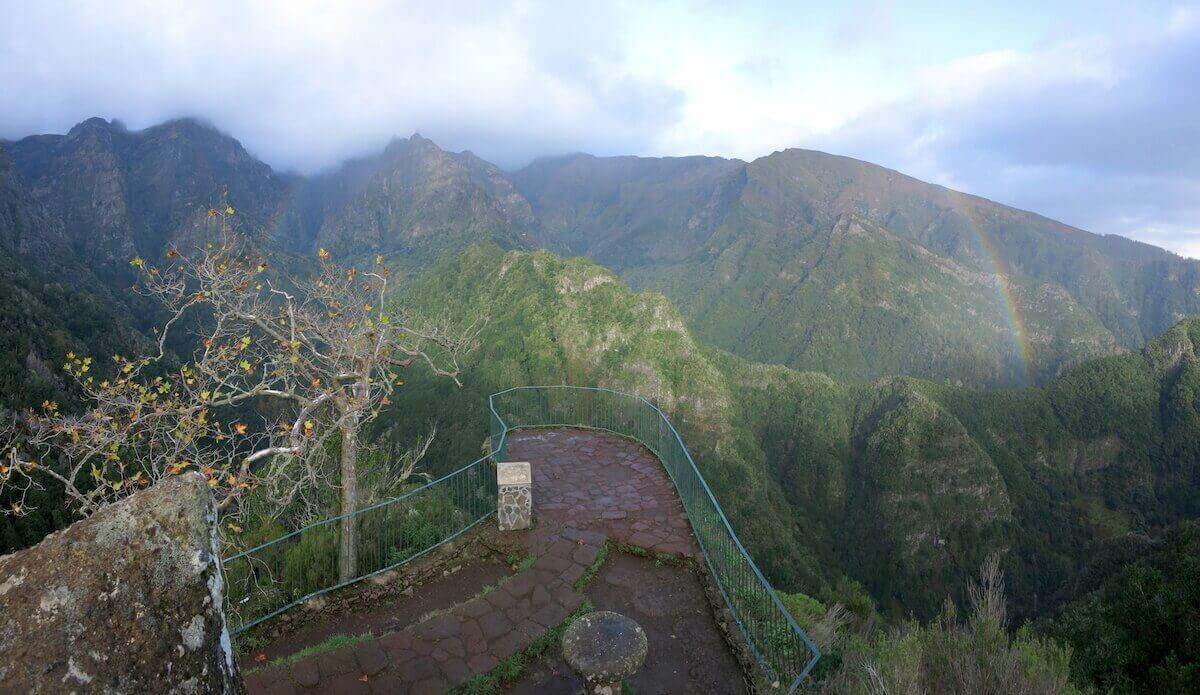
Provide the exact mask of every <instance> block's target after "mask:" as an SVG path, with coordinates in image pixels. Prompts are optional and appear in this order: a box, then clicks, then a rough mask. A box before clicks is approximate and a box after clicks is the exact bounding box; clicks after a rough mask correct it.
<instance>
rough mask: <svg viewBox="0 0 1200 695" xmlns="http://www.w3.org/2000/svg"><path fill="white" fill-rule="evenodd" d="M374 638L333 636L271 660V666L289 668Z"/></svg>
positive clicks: (370, 636) (364, 634)
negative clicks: (319, 655) (310, 658)
mask: <svg viewBox="0 0 1200 695" xmlns="http://www.w3.org/2000/svg"><path fill="white" fill-rule="evenodd" d="M374 638H375V636H374V635H372V634H371V633H370V632H364V633H362V634H361V635H333V636H332V637H330V638H328V639H326V640H325V641H324V642H321V643H319V644H314V645H312V646H311V647H305V648H304V649H301V650H300V651H298V652H296V653H295V654H289V655H287V656H281V657H278V658H276V659H272V660H271V666H289V665H291V664H294V663H296V662H297V661H300V660H301V659H307V658H308V657H310V656H315V655H317V654H324V653H325V652H331V651H333V650H335V649H341V648H343V647H349V646H351V645H355V644H358V643H359V642H366V641H367V640H369V639H374ZM251 670H254V669H251Z"/></svg>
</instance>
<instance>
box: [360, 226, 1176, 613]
mask: <svg viewBox="0 0 1200 695" xmlns="http://www.w3.org/2000/svg"><path fill="white" fill-rule="evenodd" d="M398 301H403V302H405V303H406V304H407V305H409V306H412V307H414V308H418V309H421V310H426V311H434V312H448V313H449V314H450V315H453V316H462V317H468V316H469V317H481V316H486V317H488V323H487V325H486V327H485V328H484V330H483V332H482V333H481V335H480V340H481V345H482V347H481V349H480V352H479V353H478V354H477V355H476V356H475V357H474V358H473V363H472V366H471V369H470V371H469V376H468V378H467V381H466V385H465V388H464V389H463V390H462V391H454V392H453V393H451V394H449V395H447V393H446V392H447V389H446V386H445V384H444V383H439V382H436V381H426V380H424V379H421V378H418V379H415V380H413V381H410V383H409V384H408V385H407V386H406V389H405V393H404V395H403V397H402V398H400V399H398V401H397V403H396V405H395V406H394V410H393V412H392V413H391V415H390V416H389V417H388V418H387V419H386V420H385V422H384V423H382V424H381V428H382V429H385V430H386V429H388V428H389V427H390V428H392V429H391V430H390V433H391V436H393V437H396V439H397V441H404V440H406V439H409V438H411V436H412V435H413V434H415V433H416V432H418V431H420V429H421V428H423V427H424V425H425V423H424V422H422V420H423V419H424V418H429V419H432V420H433V421H434V422H437V423H438V424H439V426H440V434H439V438H440V439H441V442H440V443H439V445H438V448H437V450H436V452H435V454H434V459H433V460H436V461H438V462H439V463H440V465H444V466H450V465H453V464H454V463H455V462H460V461H464V460H469V459H470V458H473V457H474V456H476V455H478V451H479V445H480V443H481V442H482V441H483V438H484V436H485V434H486V420H485V419H484V417H483V415H484V413H483V412H482V408H481V407H480V404H481V403H482V402H483V399H484V398H485V397H486V395H487V394H488V393H490V392H492V391H495V390H499V389H502V388H507V387H509V386H513V385H521V384H556V383H569V384H579V385H601V386H609V387H612V388H616V389H620V390H626V391H632V392H636V393H641V394H643V395H646V396H648V397H650V398H653V399H655V400H656V401H657V402H658V403H660V404H661V405H663V407H664V409H665V410H666V411H667V412H668V413H669V414H670V415H671V417H672V418H673V419H674V420H675V421H676V422H677V423H678V424H679V425H680V428H681V430H682V433H683V435H684V437H685V440H686V441H687V442H688V444H689V446H690V447H691V448H692V449H693V451H694V453H695V454H697V456H696V458H697V462H698V464H699V465H700V466H701V468H702V471H703V472H704V474H705V476H706V477H708V478H709V480H710V482H711V483H712V486H713V489H714V491H715V492H716V494H717V496H718V498H719V499H720V501H721V503H722V505H723V506H725V508H726V510H727V511H728V512H729V513H730V516H731V519H732V520H733V522H734V524H735V526H736V527H737V528H738V529H739V530H740V531H741V533H742V534H743V535H744V536H745V540H746V541H747V544H748V546H749V547H750V548H751V549H752V552H754V554H755V555H756V557H757V558H758V559H759V560H760V561H761V562H762V564H763V565H764V567H765V568H766V570H767V571H768V573H769V574H770V575H771V576H772V578H773V579H774V580H775V581H777V582H778V583H779V584H780V585H781V586H782V587H784V588H786V589H790V590H802V591H806V592H809V593H820V592H821V591H832V588H833V587H835V586H836V585H837V584H838V583H839V581H840V580H841V579H842V578H844V577H849V578H852V579H854V580H856V581H858V582H861V583H862V584H863V585H864V586H865V587H866V588H867V589H868V590H869V591H870V593H871V594H872V595H873V596H874V597H875V598H876V600H877V601H879V603H880V605H881V607H882V608H884V609H886V610H887V611H891V612H895V613H899V614H905V613H910V612H911V613H913V614H916V615H919V616H931V615H933V614H935V613H936V612H937V610H938V609H939V608H940V605H941V603H942V601H943V600H944V597H946V596H947V595H949V596H953V597H956V598H959V599H963V598H965V595H964V593H963V592H964V591H965V587H966V586H967V584H968V581H969V579H970V578H971V577H972V576H974V574H975V573H976V572H977V571H978V567H979V564H980V562H981V561H982V560H983V558H984V557H986V555H987V554H989V553H990V552H993V551H1000V552H1002V553H1004V555H1005V560H1004V561H1005V566H1006V569H1007V572H1008V575H1009V582H1010V586H1012V589H1013V591H1012V594H1013V600H1014V601H1013V602H1014V610H1015V611H1016V613H1017V614H1018V615H1029V614H1032V613H1040V612H1043V611H1044V610H1045V609H1047V608H1050V607H1051V606H1053V605H1055V604H1057V603H1058V602H1061V601H1062V600H1066V599H1068V598H1070V596H1072V595H1073V594H1074V592H1075V591H1076V588H1075V587H1074V585H1073V582H1074V580H1075V579H1076V578H1077V577H1079V576H1080V575H1081V573H1085V572H1086V571H1087V569H1088V566H1089V562H1091V561H1092V560H1094V558H1096V557H1098V556H1099V555H1100V554H1103V553H1104V552H1106V548H1108V547H1109V546H1111V545H1113V544H1119V543H1121V542H1122V540H1123V539H1125V538H1127V537H1128V535H1129V534H1130V533H1140V532H1146V531H1148V530H1150V529H1153V528H1156V527H1159V526H1161V525H1164V524H1169V523H1172V522H1174V521H1176V520H1178V519H1181V518H1188V517H1195V516H1196V515H1198V514H1200V508H1197V505H1196V503H1195V501H1194V500H1195V498H1196V494H1195V493H1196V491H1197V490H1198V489H1200V474H1198V470H1200V468H1198V466H1197V457H1196V456H1195V455H1194V454H1191V453H1189V452H1188V451H1184V450H1182V449H1181V447H1184V446H1186V445H1187V443H1188V442H1190V441H1193V438H1192V437H1191V432H1192V431H1193V430H1194V429H1195V428H1196V427H1200V411H1197V409H1196V406H1195V402H1194V399H1193V398H1192V396H1191V394H1192V393H1193V391H1192V389H1193V386H1192V384H1193V379H1194V377H1192V376H1191V373H1192V371H1193V370H1197V367H1198V363H1197V362H1196V357H1195V355H1196V348H1195V346H1196V345H1197V344H1198V343H1197V342H1196V341H1197V339H1200V322H1187V323H1181V324H1179V325H1178V326H1176V327H1175V328H1173V329H1172V330H1171V331H1170V332H1168V333H1167V334H1166V335H1164V336H1163V337H1162V338H1160V339H1158V340H1157V341H1155V342H1154V343H1152V344H1151V345H1150V346H1148V347H1147V348H1146V349H1145V350H1144V351H1142V352H1139V353H1130V354H1126V355H1119V356H1113V357H1107V358H1102V359H1099V360H1094V361H1089V362H1087V363H1085V364H1083V365H1080V366H1078V367H1076V368H1074V369H1072V370H1070V371H1068V372H1067V373H1066V374H1064V375H1063V376H1061V377H1059V378H1057V379H1055V380H1053V381H1052V382H1051V383H1050V384H1049V385H1048V386H1047V387H1046V388H1045V389H1023V390H1011V391H1000V392H993V393H985V392H978V391H973V390H968V389H962V388H956V387H950V386H946V385H939V384H936V383H933V382H927V381H921V380H916V379H911V378H886V379H881V380H877V381H875V382H873V383H870V384H847V383H842V382H838V381H835V380H833V379H831V378H830V377H828V376H825V375H823V374H818V373H813V372H798V371H795V370H791V369H788V368H786V367H781V366H772V365H763V364H755V363H751V362H747V361H745V360H744V359H742V358H739V357H736V356H734V355H731V354H729V353H725V352H722V351H719V350H714V349H712V348H707V347H704V346H703V345H702V344H701V343H698V342H697V341H696V339H695V338H694V337H693V336H692V335H691V333H690V331H689V330H688V329H687V328H686V326H685V324H684V322H683V321H682V318H681V317H680V314H679V313H678V312H677V311H676V310H675V308H674V307H673V306H672V305H671V304H670V303H669V302H668V301H667V300H666V299H665V298H664V297H662V296H661V295H658V294H656V293H634V292H632V291H630V290H628V289H627V288H626V287H625V286H624V285H623V283H621V282H620V281H619V280H617V279H616V278H615V277H614V276H613V275H612V274H611V273H609V272H607V271H605V270H603V269H602V268H599V267H597V266H595V265H592V264H590V263H587V262H585V261H583V260H580V259H572V260H562V259H559V258H557V257H555V256H552V255H550V254H547V253H544V252H539V253H524V252H508V253H504V252H501V251H500V250H498V249H495V248H494V247H475V248H472V249H471V250H469V251H468V252H467V253H465V254H464V255H462V256H460V257H458V258H455V259H452V260H448V261H446V262H444V263H443V264H441V265H440V266H438V267H437V268H436V271H435V272H433V273H431V274H430V275H429V276H428V277H427V278H426V279H425V280H423V281H421V282H418V283H417V285H416V286H414V287H413V288H411V290H410V291H409V292H408V293H406V294H404V295H403V297H402V298H401V299H399V300H398ZM414 413H421V414H422V417H421V418H415V417H413V416H412V414H414ZM404 423H407V424H404Z"/></svg>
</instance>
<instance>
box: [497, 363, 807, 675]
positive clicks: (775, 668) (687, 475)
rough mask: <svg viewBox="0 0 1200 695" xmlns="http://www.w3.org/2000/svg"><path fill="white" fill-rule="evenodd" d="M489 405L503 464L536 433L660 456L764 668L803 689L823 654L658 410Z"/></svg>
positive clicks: (522, 402) (535, 402) (558, 402)
mask: <svg viewBox="0 0 1200 695" xmlns="http://www.w3.org/2000/svg"><path fill="white" fill-rule="evenodd" d="M488 405H489V409H490V411H491V433H490V437H491V438H490V446H491V448H492V450H493V451H495V452H496V458H497V460H500V461H503V460H505V458H506V453H507V443H506V439H507V434H508V432H510V431H512V430H514V429H521V428H532V427H585V428H591V429H599V430H606V431H609V432H613V433H615V434H619V435H622V436H625V437H629V438H631V439H633V440H635V441H637V442H640V443H641V444H642V445H644V446H645V447H646V448H647V449H649V450H650V451H652V452H654V454H655V455H657V456H658V458H659V460H661V461H662V463H663V466H664V467H665V468H666V470H667V474H668V475H669V476H670V477H671V480H672V482H674V483H675V489H676V490H677V491H678V493H679V498H680V500H681V501H682V502H683V508H684V511H686V512H687V515H688V519H689V521H690V522H691V525H692V532H693V533H694V534H695V537H696V540H697V541H698V542H699V544H700V549H701V551H702V552H703V555H704V560H705V563H706V564H707V565H708V569H709V571H710V572H711V574H712V576H713V578H714V579H715V580H716V584H717V587H718V589H719V590H720V592H721V596H722V597H723V598H724V599H725V604H726V605H727V606H728V607H729V610H730V612H731V613H732V614H733V617H734V620H735V621H736V622H737V626H738V629H739V630H740V631H741V633H742V635H743V636H744V637H745V638H746V641H747V642H748V643H749V645H750V647H751V649H752V650H753V651H754V655H755V656H756V657H757V659H758V662H759V664H761V665H762V667H763V668H764V669H765V670H766V671H767V672H768V673H769V674H771V675H772V676H773V677H774V678H776V679H777V680H778V682H779V683H780V684H787V685H788V687H789V690H790V691H794V690H795V689H796V688H798V687H799V685H800V683H801V681H803V679H804V677H805V676H807V675H808V673H809V672H810V671H811V670H812V668H813V666H815V665H816V663H817V659H819V658H820V652H819V651H818V649H817V647H816V645H814V644H813V643H812V641H811V640H810V639H809V638H808V635H806V634H805V633H804V631H803V630H802V629H800V626H798V625H797V624H796V621H795V620H794V619H793V618H792V616H791V614H790V613H788V611H787V609H785V608H784V607H783V604H781V603H780V602H779V597H778V596H777V595H776V594H775V591H774V590H773V589H772V588H771V585H770V583H769V582H768V581H767V580H766V578H764V577H763V575H762V572H760V571H759V570H758V567H757V566H756V565H755V564H754V560H752V559H751V558H750V555H749V554H748V553H747V552H746V549H745V548H744V547H742V543H741V541H739V540H738V537H737V534H736V533H734V532H733V528H732V527H731V526H730V525H729V520H728V519H726V518H725V513H724V512H723V511H722V510H721V505H719V504H717V500H716V498H715V497H713V494H712V491H711V490H710V489H709V488H708V483H706V482H705V481H704V476H702V475H700V471H699V469H697V468H696V463H695V462H694V461H693V460H692V455H691V454H690V453H689V452H688V450H687V447H686V446H684V444H683V439H682V438H681V437H680V436H679V433H678V432H677V431H676V430H675V426H674V425H672V424H671V421H670V420H669V419H668V418H667V416H666V415H664V414H663V412H662V411H661V410H659V408H658V407H657V406H656V405H654V404H653V403H651V402H649V401H647V400H646V399H645V398H642V397H641V396H634V395H630V394H627V393H621V392H619V391H612V390H609V389H598V388H581V387H574V386H529V387H517V388H512V389H508V390H507V391H501V392H500V393H497V394H494V395H492V396H491V397H490V398H489V399H488ZM535 504H536V502H535Z"/></svg>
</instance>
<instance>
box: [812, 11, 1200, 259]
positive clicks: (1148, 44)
mask: <svg viewBox="0 0 1200 695" xmlns="http://www.w3.org/2000/svg"><path fill="white" fill-rule="evenodd" d="M811 144H813V145H814V146H817V147H821V148H822V149H829V150H832V151H835V152H840V153H843V154H849V155H852V156H856V157H861V158H863V159H867V160H870V161H874V162H878V163H881V164H885V165H887V166H890V167H894V168H897V169H899V170H901V171H904V172H905V173H909V174H912V175H914V176H918V177H920V178H925V179H929V180H933V181H937V182H939V183H944V184H946V185H949V186H952V187H955V188H960V189H964V190H967V191H970V192H972V193H977V194H979V195H983V196H986V197H989V198H994V199H996V200H999V201H1001V202H1006V203H1009V204H1013V205H1016V206H1018V207H1023V208H1028V209H1032V210H1036V211H1037V212H1040V213H1042V214H1045V215H1048V216H1050V217H1055V218H1058V219H1062V220H1064V221H1066V222H1068V223H1071V224H1075V225H1077V226H1080V227H1083V228H1085V229H1088V230H1090V231H1096V232H1101V233H1119V234H1123V235H1127V236H1132V237H1134V238H1139V239H1142V240H1144V241H1147V242H1149V243H1153V244H1157V245H1161V246H1165V247H1167V248H1169V249H1172V250H1175V251H1176V252H1179V253H1186V254H1189V255H1196V253H1197V250H1200V13H1196V12H1195V11H1191V10H1186V11H1185V10H1178V11H1176V12H1174V13H1173V14H1172V15H1171V16H1170V17H1169V19H1168V20H1167V21H1166V22H1164V23H1162V24H1160V25H1159V26H1158V27H1157V29H1156V30H1154V31H1147V32H1143V33H1140V34H1138V35H1129V36H1124V37H1119V38H1115V39H1114V38H1106V37H1099V38H1082V39H1072V40H1065V41H1060V42H1058V43H1054V44H1051V45H1048V46H1045V47H1043V48H1040V49H1037V50H1031V51H1014V50H1001V51H993V52H987V53H981V54H977V55H973V56H969V57H966V58H962V59H959V60H956V61H953V62H950V63H948V64H945V65H941V66H938V67H935V68H931V69H928V70H926V71H924V72H923V73H922V74H921V75H920V76H919V79H918V87H917V89H916V90H915V91H914V93H913V94H911V95H909V96H907V97H905V98H903V99H900V100H897V101H893V102H891V103H888V104H885V105H882V106H879V107H876V108H874V109H871V110H870V111H868V112H866V113H865V114H863V115H861V116H860V117H858V118H856V119H854V120H852V121H850V122H848V123H847V124H845V125H843V126H841V127H840V128H837V129H835V130H833V131H832V132H830V133H829V134H827V135H825V136H823V137H818V138H814V139H813V142H812V143H811Z"/></svg>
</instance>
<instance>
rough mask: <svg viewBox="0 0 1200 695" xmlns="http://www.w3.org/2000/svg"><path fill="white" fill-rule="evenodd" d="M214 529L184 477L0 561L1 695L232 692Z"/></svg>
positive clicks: (199, 491)
mask: <svg viewBox="0 0 1200 695" xmlns="http://www.w3.org/2000/svg"><path fill="white" fill-rule="evenodd" d="M215 523H216V509H215V508H214V506H213V500H212V495H211V493H210V491H209V489H208V486H207V485H206V484H205V482H204V479H203V478H202V477H201V476H200V475H199V474H189V475H183V476H177V477H172V478H168V479H166V480H163V481H162V482H160V483H158V484H157V485H155V486H154V487H152V488H150V489H148V490H143V491H141V492H139V493H137V494H135V495H133V496H131V497H129V498H127V499H125V500H123V501H121V502H118V503H116V504H114V505H111V506H109V507H106V508H104V509H102V510H100V511H99V512H97V513H96V514H94V515H92V516H91V517H89V518H87V519H84V520H83V521H80V522H78V523H76V524H74V525H72V526H70V527H69V528H67V529H65V530H63V531H61V532H59V533H55V534H53V535H51V536H49V537H47V538H46V539H45V540H43V541H42V542H41V543H39V544H38V545H36V546H34V547H33V548H29V549H27V550H23V551H20V552H18V553H14V554H12V555H8V556H5V557H2V558H0V614H2V615H4V616H5V620H4V624H3V626H0V651H2V652H3V653H4V654H5V656H6V659H5V661H4V662H3V663H2V664H0V691H3V692H61V691H76V692H114V693H142V692H156V693H192V692H194V693H231V692H232V693H239V692H243V687H242V683H241V678H240V676H239V674H238V671H237V666H236V664H235V662H234V659H233V653H232V649H231V644H230V639H229V632H228V629H227V626H226V623H225V615H224V612H223V610H222V605H221V602H222V590H221V574H220V560H219V557H218V555H217V546H216V527H215Z"/></svg>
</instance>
